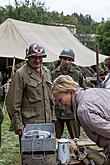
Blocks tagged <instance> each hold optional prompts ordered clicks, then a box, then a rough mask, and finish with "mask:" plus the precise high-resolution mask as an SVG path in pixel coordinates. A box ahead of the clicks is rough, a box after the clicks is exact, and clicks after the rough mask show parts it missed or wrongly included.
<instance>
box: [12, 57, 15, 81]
mask: <svg viewBox="0 0 110 165" xmlns="http://www.w3.org/2000/svg"><path fill="white" fill-rule="evenodd" d="M14 72H15V57H14V58H13V65H12V70H11V78H12V76H13V75H14Z"/></svg>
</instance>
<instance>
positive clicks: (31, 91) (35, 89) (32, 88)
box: [27, 82, 42, 103]
mask: <svg viewBox="0 0 110 165" xmlns="http://www.w3.org/2000/svg"><path fill="white" fill-rule="evenodd" d="M41 90H42V87H41V82H30V83H28V84H27V98H28V100H29V102H32V103H34V102H38V101H41V99H42V98H41V93H42V91H41Z"/></svg>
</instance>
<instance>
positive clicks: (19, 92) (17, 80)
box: [9, 72, 24, 130]
mask: <svg viewBox="0 0 110 165" xmlns="http://www.w3.org/2000/svg"><path fill="white" fill-rule="evenodd" d="M23 90H24V84H23V78H22V76H21V75H20V73H19V72H16V73H15V75H14V76H13V78H12V81H11V84H10V89H9V93H10V97H11V108H12V120H13V121H14V124H15V129H16V130H18V129H20V128H23V127H24V126H23V123H22V115H21V108H22V100H23Z"/></svg>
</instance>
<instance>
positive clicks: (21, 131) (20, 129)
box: [18, 127, 24, 135]
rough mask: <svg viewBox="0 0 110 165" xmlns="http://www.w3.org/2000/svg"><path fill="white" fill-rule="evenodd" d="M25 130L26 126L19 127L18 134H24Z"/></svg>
mask: <svg viewBox="0 0 110 165" xmlns="http://www.w3.org/2000/svg"><path fill="white" fill-rule="evenodd" d="M23 131H24V127H23V128H19V129H18V134H19V135H22V134H23Z"/></svg>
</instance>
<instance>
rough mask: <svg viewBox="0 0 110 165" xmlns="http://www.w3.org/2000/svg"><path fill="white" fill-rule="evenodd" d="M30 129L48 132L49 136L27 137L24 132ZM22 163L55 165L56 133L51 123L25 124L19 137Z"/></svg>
mask: <svg viewBox="0 0 110 165" xmlns="http://www.w3.org/2000/svg"><path fill="white" fill-rule="evenodd" d="M30 130H40V131H48V132H50V136H49V137H47V138H45V137H44V138H43V137H40V136H39V137H36V136H33V137H29V138H27V137H26V136H25V134H26V133H27V132H28V131H30ZM21 151H22V164H23V165H55V164H56V135H55V127H54V124H53V123H40V124H27V125H26V128H25V130H24V132H23V136H22V138H21Z"/></svg>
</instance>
